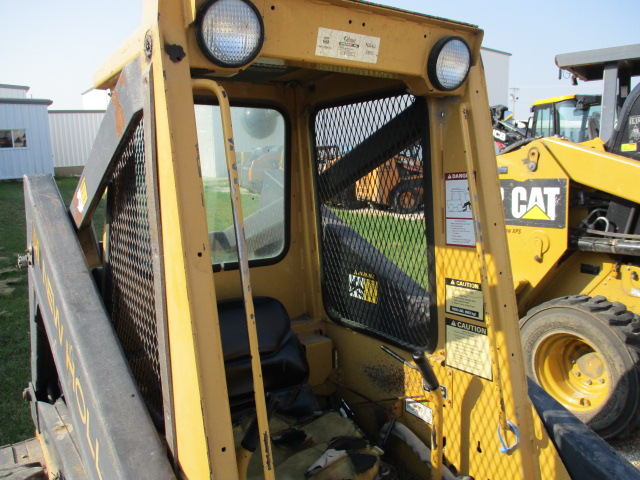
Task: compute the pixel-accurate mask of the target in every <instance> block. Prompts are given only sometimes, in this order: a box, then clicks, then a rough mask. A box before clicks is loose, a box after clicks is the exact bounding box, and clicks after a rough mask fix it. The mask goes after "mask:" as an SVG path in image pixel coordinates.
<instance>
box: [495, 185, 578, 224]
mask: <svg viewBox="0 0 640 480" xmlns="http://www.w3.org/2000/svg"><path fill="white" fill-rule="evenodd" d="M500 193H501V194H502V204H503V207H504V217H505V221H506V223H507V225H522V226H529V227H549V228H564V227H565V225H566V217H567V179H566V178H546V179H539V180H525V181H524V182H518V181H516V180H507V179H503V180H500Z"/></svg>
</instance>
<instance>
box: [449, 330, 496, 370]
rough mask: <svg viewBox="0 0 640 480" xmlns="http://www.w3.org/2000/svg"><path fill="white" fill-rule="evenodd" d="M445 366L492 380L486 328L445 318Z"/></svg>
mask: <svg viewBox="0 0 640 480" xmlns="http://www.w3.org/2000/svg"><path fill="white" fill-rule="evenodd" d="M445 342H446V362H447V366H449V367H452V368H455V369H457V370H462V371H463V372H467V373H470V374H472V375H476V376H478V377H482V378H485V379H487V380H493V376H492V373H491V349H490V347H489V337H488V336H487V328H486V327H482V326H479V325H473V324H471V323H467V322H461V321H460V320H453V319H451V318H445Z"/></svg>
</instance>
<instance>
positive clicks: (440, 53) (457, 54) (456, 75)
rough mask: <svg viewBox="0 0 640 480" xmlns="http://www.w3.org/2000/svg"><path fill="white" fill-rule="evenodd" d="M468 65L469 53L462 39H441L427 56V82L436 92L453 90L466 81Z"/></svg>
mask: <svg viewBox="0 0 640 480" xmlns="http://www.w3.org/2000/svg"><path fill="white" fill-rule="evenodd" d="M470 65H471V51H470V50H469V47H468V46H467V44H466V42H465V41H464V40H463V39H462V38H460V37H444V38H441V39H440V40H438V41H437V42H436V44H435V45H434V47H433V49H432V50H431V53H430V54H429V61H428V62H427V72H428V74H429V80H431V83H432V84H433V86H434V87H436V88H437V89H438V90H444V91H450V90H455V89H456V88H458V87H459V86H460V85H462V83H463V82H464V81H465V80H466V78H467V75H468V74H469V67H470Z"/></svg>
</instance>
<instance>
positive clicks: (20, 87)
mask: <svg viewBox="0 0 640 480" xmlns="http://www.w3.org/2000/svg"><path fill="white" fill-rule="evenodd" d="M0 88H12V89H14V90H24V91H27V90H29V88H31V87H27V86H25V85H9V84H7V83H0Z"/></svg>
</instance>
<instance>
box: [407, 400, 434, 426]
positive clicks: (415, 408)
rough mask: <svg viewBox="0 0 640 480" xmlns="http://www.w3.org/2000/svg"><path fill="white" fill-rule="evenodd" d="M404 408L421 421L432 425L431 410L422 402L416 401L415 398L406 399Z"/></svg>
mask: <svg viewBox="0 0 640 480" xmlns="http://www.w3.org/2000/svg"><path fill="white" fill-rule="evenodd" d="M405 410H406V411H407V412H409V413H410V414H411V415H415V416H416V417H418V418H419V419H420V420H422V421H423V422H426V423H428V424H429V425H433V410H431V408H430V407H427V406H426V405H425V404H424V403H420V402H416V401H415V400H407V401H406V403H405Z"/></svg>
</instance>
